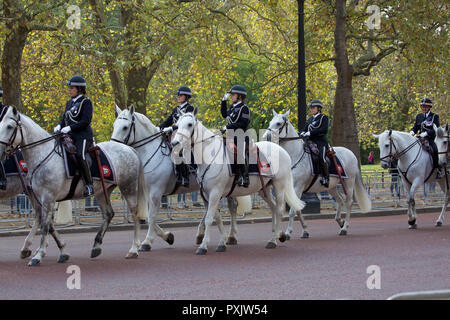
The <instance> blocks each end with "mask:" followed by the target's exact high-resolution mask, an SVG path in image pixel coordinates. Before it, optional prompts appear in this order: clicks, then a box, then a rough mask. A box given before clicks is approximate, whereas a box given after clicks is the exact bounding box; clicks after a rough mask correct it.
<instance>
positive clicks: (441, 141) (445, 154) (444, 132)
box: [433, 124, 450, 227]
mask: <svg viewBox="0 0 450 320" xmlns="http://www.w3.org/2000/svg"><path fill="white" fill-rule="evenodd" d="M433 127H434V130H435V131H436V138H435V139H434V142H435V143H436V146H437V148H438V151H439V165H440V166H441V167H442V168H444V170H443V171H444V172H443V177H444V179H445V190H446V191H445V192H447V194H448V193H449V189H450V186H449V184H450V181H449V180H450V177H449V176H448V170H447V165H448V161H449V159H450V149H449V146H448V145H449V125H448V124H446V125H445V126H443V127H442V128H437V127H436V125H433ZM447 204H448V197H446V198H445V199H444V208H443V210H442V212H441V215H440V216H439V219H438V221H437V222H436V225H437V226H439V227H440V226H442V223H443V222H444V213H445V211H446V208H447Z"/></svg>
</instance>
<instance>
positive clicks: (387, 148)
mask: <svg viewBox="0 0 450 320" xmlns="http://www.w3.org/2000/svg"><path fill="white" fill-rule="evenodd" d="M372 136H373V137H375V138H377V139H378V147H379V148H380V165H381V167H382V168H383V169H388V168H389V167H390V165H391V162H392V161H393V160H394V154H395V152H396V151H395V149H394V142H393V140H392V130H386V131H385V132H383V133H381V134H373V135H372Z"/></svg>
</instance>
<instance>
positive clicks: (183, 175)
mask: <svg viewBox="0 0 450 320" xmlns="http://www.w3.org/2000/svg"><path fill="white" fill-rule="evenodd" d="M191 97H192V91H191V89H189V88H188V87H186V86H181V87H179V88H178V90H177V100H178V103H179V104H180V105H178V106H176V107H175V108H174V109H173V111H172V113H171V114H170V115H169V117H168V118H167V119H166V120H165V121H164V122H163V123H161V124H160V125H159V128H160V130H162V131H163V132H166V133H172V132H173V129H174V128H173V125H174V124H175V123H176V122H177V121H178V118H179V113H178V112H179V111H182V112H184V113H186V112H193V111H194V107H193V106H191V105H190V104H189V99H190V98H191ZM176 171H177V184H181V185H182V186H183V187H186V188H188V187H189V168H188V166H187V165H186V164H185V163H180V164H177V165H176Z"/></svg>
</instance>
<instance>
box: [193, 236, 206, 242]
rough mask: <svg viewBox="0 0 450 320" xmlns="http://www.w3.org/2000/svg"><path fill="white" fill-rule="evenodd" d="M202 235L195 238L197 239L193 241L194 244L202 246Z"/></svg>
mask: <svg viewBox="0 0 450 320" xmlns="http://www.w3.org/2000/svg"><path fill="white" fill-rule="evenodd" d="M203 237H204V236H203V235H200V236H197V239H196V241H195V243H196V244H202V242H203Z"/></svg>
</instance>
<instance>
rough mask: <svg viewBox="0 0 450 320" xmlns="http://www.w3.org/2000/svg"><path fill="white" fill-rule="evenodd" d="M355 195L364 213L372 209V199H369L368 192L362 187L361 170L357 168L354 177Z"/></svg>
mask: <svg viewBox="0 0 450 320" xmlns="http://www.w3.org/2000/svg"><path fill="white" fill-rule="evenodd" d="M355 197H356V201H358V204H359V208H360V209H361V212H363V213H366V212H369V211H370V210H371V209H372V201H370V197H369V194H368V193H367V191H366V189H365V188H364V185H363V182H362V177H361V172H360V171H359V170H358V173H357V175H356V178H355Z"/></svg>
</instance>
